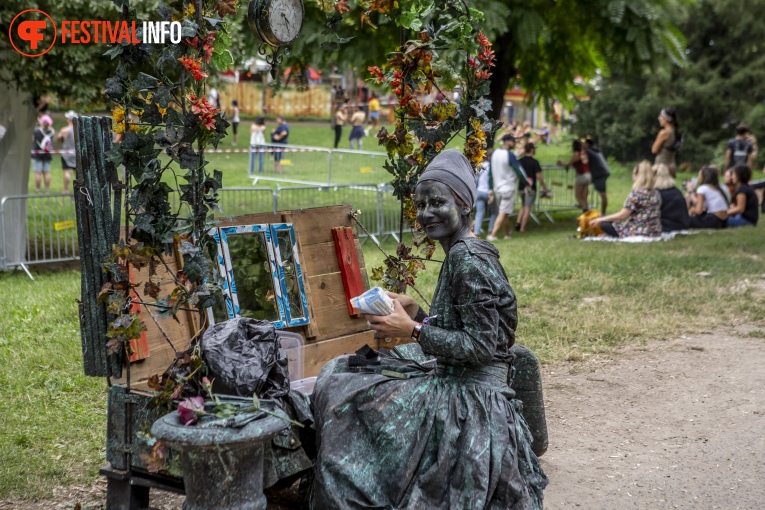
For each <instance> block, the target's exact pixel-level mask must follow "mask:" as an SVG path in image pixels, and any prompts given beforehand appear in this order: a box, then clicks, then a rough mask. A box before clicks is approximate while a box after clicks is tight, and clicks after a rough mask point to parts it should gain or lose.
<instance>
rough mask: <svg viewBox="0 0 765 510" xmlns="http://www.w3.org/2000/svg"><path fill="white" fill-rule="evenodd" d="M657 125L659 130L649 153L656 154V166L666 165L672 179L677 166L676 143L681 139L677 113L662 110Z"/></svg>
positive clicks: (670, 109)
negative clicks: (659, 126) (659, 127)
mask: <svg viewBox="0 0 765 510" xmlns="http://www.w3.org/2000/svg"><path fill="white" fill-rule="evenodd" d="M659 124H660V125H661V130H660V131H659V134H658V135H656V140H654V142H653V145H652V146H651V153H653V154H656V160H655V161H654V164H656V165H667V168H668V169H669V173H670V175H671V176H672V177H675V172H676V170H677V165H676V164H675V156H676V155H677V144H676V142H677V141H678V140H680V139H681V137H682V135H681V134H680V130H679V128H680V126H679V124H678V121H677V112H676V111H675V109H674V108H672V107H669V108H663V109H662V110H661V113H659Z"/></svg>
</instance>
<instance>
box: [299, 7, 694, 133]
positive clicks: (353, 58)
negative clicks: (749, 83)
mask: <svg viewBox="0 0 765 510" xmlns="http://www.w3.org/2000/svg"><path fill="white" fill-rule="evenodd" d="M338 3H341V2H338ZM342 3H343V4H345V2H342ZM410 3H411V4H412V5H417V4H421V3H422V2H410ZM686 3H687V0H634V1H629V2H628V1H627V0H588V1H583V0H556V1H554V2H550V1H545V0H532V1H528V0H475V1H472V2H470V7H471V8H474V9H476V10H478V11H482V12H483V13H484V14H485V20H484V21H482V22H481V26H480V28H481V30H483V31H484V32H485V33H486V34H487V35H488V36H489V38H490V40H492V41H493V43H494V50H495V52H496V56H497V66H496V67H495V68H494V70H493V72H494V74H493V76H492V79H491V80H492V82H491V99H492V103H493V107H494V108H493V112H492V115H493V116H494V117H495V118H496V117H497V116H498V115H499V111H500V110H501V106H502V103H503V97H504V92H505V90H507V88H508V87H509V86H511V85H515V84H518V85H521V86H522V87H523V88H524V89H525V90H527V91H528V92H529V94H530V99H531V101H532V102H533V101H540V100H541V101H552V100H554V99H561V100H564V101H565V100H567V99H568V98H569V97H572V94H573V93H575V92H577V91H580V90H581V89H580V88H578V87H577V85H576V79H577V78H583V79H584V80H587V79H591V78H595V77H596V76H598V74H599V73H600V74H604V75H606V76H608V75H609V74H610V73H611V71H612V70H613V71H614V72H619V73H633V72H635V73H640V72H643V71H644V70H646V69H658V68H660V67H661V66H663V65H665V64H668V63H669V64H675V65H681V64H683V63H684V60H685V55H684V40H683V37H682V35H681V34H680V32H679V31H678V30H677V29H676V28H675V27H674V25H673V23H672V22H673V20H676V19H677V18H678V17H679V16H680V15H681V13H682V12H683V9H684V8H685V4H686ZM322 4H324V7H327V6H328V5H329V6H330V7H331V5H333V4H334V3H333V2H331V1H329V0H325V1H324V2H322V0H318V1H316V2H307V3H306V15H307V16H306V18H307V20H306V25H305V28H304V31H303V34H304V35H303V36H301V38H300V39H299V40H298V42H297V44H296V45H295V47H294V51H293V59H295V60H297V59H300V60H302V62H303V63H304V64H306V65H329V66H331V65H338V66H342V67H346V68H347V67H351V68H356V69H357V70H359V71H360V72H361V71H362V70H364V69H366V68H367V67H368V66H370V65H379V64H381V63H383V62H384V61H385V54H386V53H387V52H389V51H392V49H394V48H395V47H396V46H397V45H398V44H399V39H400V37H399V29H398V27H396V26H395V25H394V24H393V23H391V22H390V20H388V19H387V18H386V17H385V16H384V15H379V16H377V17H376V18H374V19H370V22H371V24H374V25H375V26H376V27H377V28H376V29H375V28H372V26H371V25H370V24H364V23H361V22H360V19H361V15H362V12H363V5H364V2H359V3H354V2H350V3H349V4H348V6H349V7H351V11H350V12H348V14H346V15H345V16H344V17H343V18H342V19H340V20H339V21H328V19H332V16H333V13H332V10H331V9H330V11H329V12H330V14H329V15H328V16H329V18H328V16H327V15H325V12H326V10H325V9H322ZM359 4H361V5H359ZM402 4H405V3H404V2H402ZM334 5H336V4H334ZM335 18H338V17H337V16H335ZM429 22H430V14H429V13H428V12H427V10H426V9H423V10H422V11H416V10H415V9H414V8H413V11H412V22H411V24H410V27H411V26H416V27H419V26H423V25H425V24H427V23H429ZM334 24H337V25H340V26H339V27H337V30H336V34H335V32H332V33H330V34H329V35H327V34H324V35H322V32H323V31H324V32H329V31H328V30H326V28H327V27H331V26H333V25H334ZM349 38H350V40H348V41H345V39H349ZM322 42H323V43H325V44H323V45H322ZM326 43H330V44H326ZM331 43H338V44H331ZM340 43H342V44H340Z"/></svg>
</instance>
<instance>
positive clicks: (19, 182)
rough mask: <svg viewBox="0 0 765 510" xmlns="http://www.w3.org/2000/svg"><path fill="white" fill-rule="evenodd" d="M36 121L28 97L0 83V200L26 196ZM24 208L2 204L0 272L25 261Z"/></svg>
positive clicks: (18, 204)
mask: <svg viewBox="0 0 765 510" xmlns="http://www.w3.org/2000/svg"><path fill="white" fill-rule="evenodd" d="M36 119H37V116H36V112H35V109H34V106H33V105H32V100H31V98H30V97H29V96H28V95H27V94H26V93H24V92H22V91H21V90H18V89H16V88H15V87H13V86H12V85H11V86H9V85H7V84H5V83H0V125H3V126H4V127H5V128H6V129H7V131H6V133H5V136H4V137H3V139H2V140H0V200H2V197H4V196H8V195H26V194H27V191H28V184H29V164H30V159H31V158H30V152H29V151H30V149H31V147H32V132H33V130H34V127H35V121H36ZM26 209H27V208H26V200H23V201H20V200H13V201H10V202H8V203H6V204H5V208H4V210H3V213H2V214H3V217H2V220H0V269H8V268H9V267H12V266H13V265H15V264H17V263H19V262H24V261H25V260H26V245H27V229H26ZM3 225H4V227H5V228H4V230H3Z"/></svg>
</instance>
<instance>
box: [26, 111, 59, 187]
mask: <svg viewBox="0 0 765 510" xmlns="http://www.w3.org/2000/svg"><path fill="white" fill-rule="evenodd" d="M39 123H40V125H39V126H38V127H36V128H35V131H34V140H33V141H32V150H34V151H38V152H37V153H34V154H32V170H33V171H34V173H35V192H36V193H40V185H41V184H42V182H43V177H44V178H45V193H48V190H49V189H50V164H51V161H53V156H52V155H51V154H50V152H51V151H52V150H53V137H54V136H56V132H55V131H54V130H53V127H52V126H53V119H51V118H50V115H48V114H44V115H41V116H40V120H39Z"/></svg>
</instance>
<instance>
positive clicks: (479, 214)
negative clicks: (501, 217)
mask: <svg viewBox="0 0 765 510" xmlns="http://www.w3.org/2000/svg"><path fill="white" fill-rule="evenodd" d="M489 158H491V155H490V154H487V155H486V157H485V158H484V160H483V161H482V162H481V171H480V172H478V175H477V176H476V192H477V194H476V199H475V223H474V225H473V233H474V234H475V235H476V236H478V235H481V234H483V218H484V216H486V212H487V211H488V212H489V232H491V231H492V230H493V229H494V222H495V221H496V219H497V214H498V213H499V209H497V202H496V200H494V190H493V189H491V186H490V185H489Z"/></svg>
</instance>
